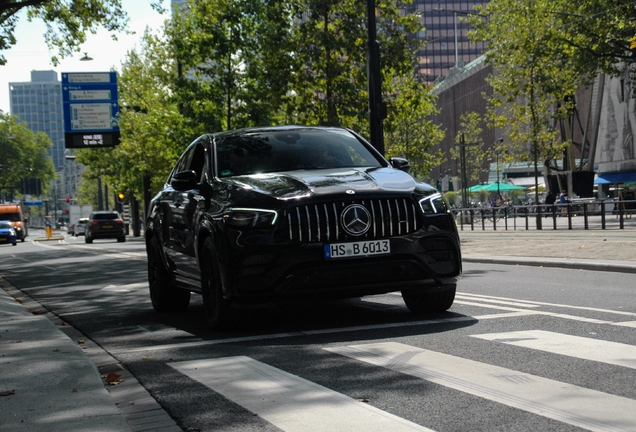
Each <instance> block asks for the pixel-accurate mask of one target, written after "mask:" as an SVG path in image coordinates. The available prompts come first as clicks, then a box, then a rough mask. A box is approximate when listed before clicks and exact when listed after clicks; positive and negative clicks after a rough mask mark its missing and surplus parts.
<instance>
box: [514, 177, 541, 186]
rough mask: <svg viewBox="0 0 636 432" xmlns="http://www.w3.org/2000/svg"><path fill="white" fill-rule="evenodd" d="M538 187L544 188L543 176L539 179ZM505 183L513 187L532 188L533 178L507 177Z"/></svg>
mask: <svg viewBox="0 0 636 432" xmlns="http://www.w3.org/2000/svg"><path fill="white" fill-rule="evenodd" d="M538 180H539V186H544V183H543V176H540V177H539V179H538ZM506 181H508V182H510V183H512V184H513V185H515V186H534V177H508V178H507V179H506Z"/></svg>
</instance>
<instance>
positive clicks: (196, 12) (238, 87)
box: [168, 0, 293, 131]
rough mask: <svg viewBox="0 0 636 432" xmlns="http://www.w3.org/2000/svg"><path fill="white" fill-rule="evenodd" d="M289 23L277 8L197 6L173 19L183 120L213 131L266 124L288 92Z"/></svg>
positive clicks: (246, 1)
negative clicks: (192, 120)
mask: <svg viewBox="0 0 636 432" xmlns="http://www.w3.org/2000/svg"><path fill="white" fill-rule="evenodd" d="M292 23H293V20H292V16H291V15H290V12H289V6H288V5H287V2H285V1H278V0H277V1H254V0H201V1H197V2H193V3H191V4H189V5H188V9H187V10H186V11H184V12H183V13H180V14H176V15H175V16H174V17H173V19H172V24H171V25H170V26H169V27H168V39H169V43H170V44H172V45H173V47H174V54H175V56H176V59H177V61H178V63H179V67H180V76H179V81H178V88H177V89H176V90H177V96H178V97H179V98H180V99H181V102H180V106H181V111H182V113H183V115H184V116H186V117H188V118H192V119H195V120H196V121H198V123H200V124H202V125H205V126H206V128H207V129H208V130H211V131H218V130H227V129H235V128H239V127H245V126H255V125H265V124H271V123H272V122H273V120H272V118H273V115H274V113H276V112H277V111H278V109H279V107H280V106H281V103H282V100H283V99H284V98H285V95H286V94H287V92H288V90H289V81H290V73H291V59H292V57H293V53H292V51H291V50H290V46H291V43H290V37H291V33H290V27H291V25H292Z"/></svg>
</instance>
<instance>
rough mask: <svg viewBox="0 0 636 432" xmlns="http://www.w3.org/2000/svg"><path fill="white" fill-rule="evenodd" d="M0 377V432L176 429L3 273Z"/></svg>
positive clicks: (126, 375)
mask: <svg viewBox="0 0 636 432" xmlns="http://www.w3.org/2000/svg"><path fill="white" fill-rule="evenodd" d="M64 234H66V233H62V232H55V233H54V236H53V237H52V238H51V239H46V236H45V235H44V230H37V229H34V230H33V232H31V233H30V235H29V237H27V241H55V240H63V239H64ZM129 239H130V240H140V239H139V238H132V237H131V238H129ZM0 377H1V379H0V432H31V431H47V432H80V431H81V432H86V431H91V432H93V431H99V432H124V431H125V432H131V431H132V432H142V431H162V432H181V431H182V429H181V428H180V427H179V426H178V425H177V424H176V423H175V422H174V420H173V419H172V418H171V417H170V416H169V415H168V414H167V413H166V412H165V411H164V410H163V409H162V408H161V406H160V405H159V404H158V403H157V402H156V401H155V400H154V399H153V398H152V397H151V396H150V395H149V394H148V392H147V391H146V390H145V389H144V387H143V386H142V385H141V384H140V383H139V382H138V381H137V380H136V379H135V377H134V376H133V375H132V374H131V373H130V372H128V371H127V370H125V369H124V368H123V367H122V365H121V364H119V363H118V362H117V360H116V359H115V358H113V357H111V356H110V355H109V354H108V353H107V352H106V351H104V350H103V349H101V347H99V346H98V345H97V344H95V343H94V342H93V341H91V340H89V339H87V338H85V337H84V335H82V334H81V333H80V332H79V331H77V330H76V329H75V328H73V327H71V326H68V325H66V323H64V322H63V321H62V320H61V319H60V318H58V317H57V316H55V315H53V314H51V313H50V312H48V311H47V310H46V309H44V308H43V307H42V306H41V305H40V304H39V303H37V302H35V301H33V300H31V299H30V298H29V297H28V296H26V295H25V294H23V293H22V292H20V291H19V290H18V289H16V288H15V287H13V286H12V285H11V284H10V283H9V282H8V281H6V280H4V279H3V278H2V277H0ZM111 382H112V384H113V385H111V384H109V383H111Z"/></svg>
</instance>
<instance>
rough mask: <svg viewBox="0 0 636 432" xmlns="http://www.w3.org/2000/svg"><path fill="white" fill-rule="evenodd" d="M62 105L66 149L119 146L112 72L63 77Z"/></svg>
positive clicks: (67, 73) (115, 77)
mask: <svg viewBox="0 0 636 432" xmlns="http://www.w3.org/2000/svg"><path fill="white" fill-rule="evenodd" d="M62 103H63V105H64V137H65V141H66V147H67V148H95V147H113V146H116V145H117V144H119V101H118V90H117V73H116V72H78V73H70V72H66V73H63V74H62Z"/></svg>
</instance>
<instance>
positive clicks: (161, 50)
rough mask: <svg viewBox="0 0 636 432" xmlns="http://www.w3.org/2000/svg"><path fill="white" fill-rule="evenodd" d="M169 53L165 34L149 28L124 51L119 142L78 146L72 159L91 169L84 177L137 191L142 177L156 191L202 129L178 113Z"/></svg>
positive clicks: (174, 66) (174, 70) (139, 192)
mask: <svg viewBox="0 0 636 432" xmlns="http://www.w3.org/2000/svg"><path fill="white" fill-rule="evenodd" d="M174 58H175V57H174V52H173V51H172V49H171V45H170V44H167V43H166V39H165V35H154V34H152V33H151V32H149V31H146V32H145V33H144V36H143V38H142V41H141V47H140V49H139V52H137V51H130V52H128V54H127V56H126V60H125V61H124V63H123V64H122V70H121V73H120V76H119V98H120V105H121V107H122V110H121V113H120V123H119V127H120V130H121V143H120V145H119V146H117V147H113V148H103V149H83V150H80V151H78V153H77V160H78V161H79V162H81V163H83V164H86V165H90V168H91V169H90V170H88V171H87V172H85V174H84V177H86V178H87V179H93V180H96V179H97V177H100V178H102V181H103V182H104V183H105V184H108V185H110V187H111V188H115V189H116V190H118V191H125V192H129V193H133V194H135V195H137V196H142V178H143V176H145V175H151V179H152V186H153V189H154V190H158V189H159V188H160V186H161V185H162V184H163V182H164V181H165V179H166V178H167V176H168V174H169V173H170V170H171V169H172V166H173V165H174V162H175V161H176V159H177V158H178V157H179V155H180V154H181V153H182V152H183V150H184V149H185V148H186V147H187V145H188V144H190V142H191V141H192V140H193V139H194V138H196V137H197V136H199V135H201V134H202V133H204V132H206V130H205V129H204V128H203V127H202V126H201V125H200V124H197V123H196V122H194V121H191V120H189V119H187V118H185V117H184V116H183V115H181V114H180V112H179V104H178V98H177V97H176V96H175V93H176V90H175V89H176V81H177V62H176V61H175V60H174Z"/></svg>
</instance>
